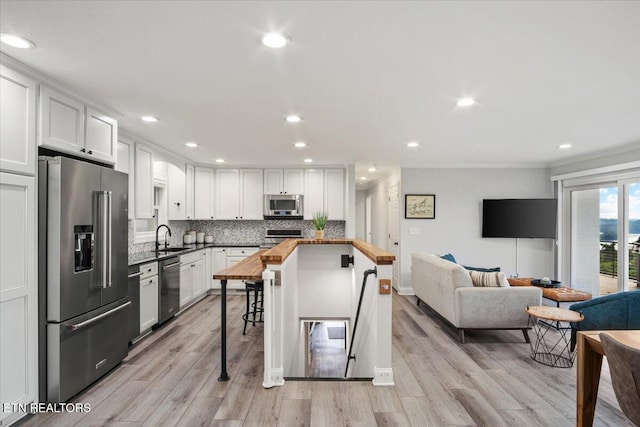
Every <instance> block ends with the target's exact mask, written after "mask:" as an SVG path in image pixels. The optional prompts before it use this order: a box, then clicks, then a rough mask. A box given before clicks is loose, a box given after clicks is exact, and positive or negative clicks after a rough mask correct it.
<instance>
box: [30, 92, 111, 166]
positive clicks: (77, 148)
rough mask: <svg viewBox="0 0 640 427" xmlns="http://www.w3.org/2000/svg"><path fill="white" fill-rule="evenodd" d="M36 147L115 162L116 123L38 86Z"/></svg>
mask: <svg viewBox="0 0 640 427" xmlns="http://www.w3.org/2000/svg"><path fill="white" fill-rule="evenodd" d="M39 126H40V132H39V141H38V144H39V145H41V146H43V147H47V148H52V149H54V150H58V151H62V152H66V153H70V154H73V155H76V156H80V157H86V158H90V159H93V160H99V161H101V162H104V163H111V164H114V163H115V162H116V153H117V148H116V147H117V141H118V139H117V138H118V122H117V121H116V120H115V119H113V118H111V117H109V116H108V115H106V114H103V113H102V112H100V111H97V110H95V109H93V108H91V107H88V106H85V105H84V104H83V103H82V102H80V101H78V100H76V99H73V98H71V97H69V96H66V95H63V94H61V93H59V92H56V91H54V90H53V89H51V88H49V87H46V86H40V116H39Z"/></svg>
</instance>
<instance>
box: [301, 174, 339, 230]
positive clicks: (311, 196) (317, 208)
mask: <svg viewBox="0 0 640 427" xmlns="http://www.w3.org/2000/svg"><path fill="white" fill-rule="evenodd" d="M316 212H325V213H326V214H327V216H328V217H329V220H344V169H307V170H305V189H304V219H312V218H313V214H315V213H316Z"/></svg>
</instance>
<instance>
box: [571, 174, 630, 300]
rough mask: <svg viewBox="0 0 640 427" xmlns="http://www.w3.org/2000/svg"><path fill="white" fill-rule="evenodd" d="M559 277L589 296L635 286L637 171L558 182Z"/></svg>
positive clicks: (624, 289)
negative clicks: (560, 226) (560, 196)
mask: <svg viewBox="0 0 640 427" xmlns="http://www.w3.org/2000/svg"><path fill="white" fill-rule="evenodd" d="M561 194H562V198H563V200H564V202H563V208H562V210H563V212H564V214H563V216H562V224H563V232H562V234H561V235H560V239H561V241H560V242H559V243H560V256H559V260H560V265H561V266H562V268H561V269H560V273H561V274H562V277H563V281H564V282H565V283H567V284H570V285H571V286H572V287H574V288H577V289H581V290H585V291H587V292H590V293H591V294H593V295H594V296H597V295H607V294H611V293H615V292H620V291H626V290H638V289H640V288H639V287H638V282H639V279H640V278H639V271H640V172H627V173H619V174H609V175H606V176H594V177H584V178H574V179H567V180H565V181H564V182H563V183H562V186H561Z"/></svg>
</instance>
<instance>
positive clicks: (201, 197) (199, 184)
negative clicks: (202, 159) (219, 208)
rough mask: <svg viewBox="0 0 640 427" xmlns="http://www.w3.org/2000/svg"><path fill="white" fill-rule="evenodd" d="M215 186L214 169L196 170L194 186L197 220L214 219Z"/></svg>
mask: <svg viewBox="0 0 640 427" xmlns="http://www.w3.org/2000/svg"><path fill="white" fill-rule="evenodd" d="M214 184H215V174H214V171H213V169H208V168H199V167H197V168H196V171H195V184H194V194H195V200H194V210H195V219H213V218H214V210H213V205H214V202H213V201H214V197H213V196H214V188H215V187H214Z"/></svg>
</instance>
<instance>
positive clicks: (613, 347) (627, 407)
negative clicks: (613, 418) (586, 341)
mask: <svg viewBox="0 0 640 427" xmlns="http://www.w3.org/2000/svg"><path fill="white" fill-rule="evenodd" d="M600 340H601V341H602V345H603V347H604V353H605V354H606V356H607V361H608V362H609V370H610V371H611V382H612V383H613V390H614V391H615V393H616V398H617V399H618V403H619V404H620V408H621V409H622V412H624V414H625V415H626V416H627V417H628V418H629V419H630V420H631V421H632V422H633V423H634V424H635V425H637V426H640V350H637V349H635V348H631V347H629V346H627V345H625V344H623V343H621V342H620V341H618V340H616V339H614V338H612V337H611V336H609V335H607V333H606V332H603V333H601V334H600Z"/></svg>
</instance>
